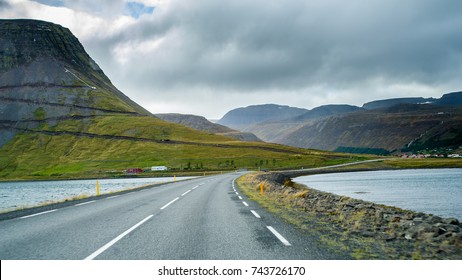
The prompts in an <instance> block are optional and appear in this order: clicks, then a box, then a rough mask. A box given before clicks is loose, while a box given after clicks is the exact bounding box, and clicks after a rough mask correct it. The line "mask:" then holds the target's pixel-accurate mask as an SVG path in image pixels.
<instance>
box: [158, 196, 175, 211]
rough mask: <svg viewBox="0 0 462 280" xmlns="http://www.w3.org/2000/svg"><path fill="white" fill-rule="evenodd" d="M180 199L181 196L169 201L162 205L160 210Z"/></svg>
mask: <svg viewBox="0 0 462 280" xmlns="http://www.w3.org/2000/svg"><path fill="white" fill-rule="evenodd" d="M178 199H180V198H179V197H177V198H175V199H174V200H172V201H170V202H169V203H167V204H165V205H164V206H162V207H161V208H160V210H164V209H165V208H167V207H168V206H169V205H170V204H172V203H173V202H175V201H177V200H178Z"/></svg>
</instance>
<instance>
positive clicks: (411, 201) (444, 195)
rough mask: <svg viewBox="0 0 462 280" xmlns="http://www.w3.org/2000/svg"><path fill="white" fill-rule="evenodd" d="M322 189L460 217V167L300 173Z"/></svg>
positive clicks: (301, 180) (301, 179) (304, 181)
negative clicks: (315, 173) (318, 173)
mask: <svg viewBox="0 0 462 280" xmlns="http://www.w3.org/2000/svg"><path fill="white" fill-rule="evenodd" d="M294 181H295V182H297V183H301V184H304V185H307V186H309V187H310V188H313V189H318V190H321V191H325V192H330V193H335V194H339V195H344V196H349V197H353V198H358V199H362V200H366V201H371V202H375V203H380V204H385V205H390V206H397V207H400V208H403V209H409V210H414V211H418V212H424V213H429V214H434V215H438V216H441V217H454V218H457V219H459V220H462V169H460V168H455V169H415V170H393V171H367V172H352V173H333V174H320V175H312V176H303V177H298V178H295V179H294Z"/></svg>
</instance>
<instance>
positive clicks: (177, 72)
mask: <svg viewBox="0 0 462 280" xmlns="http://www.w3.org/2000/svg"><path fill="white" fill-rule="evenodd" d="M0 1H1V0H0ZM37 1H39V2H41V3H48V5H55V6H60V5H61V3H63V5H65V7H66V8H69V9H71V10H72V11H74V12H75V13H74V18H72V19H71V20H68V21H67V22H64V23H67V24H70V25H74V26H69V27H70V28H71V30H73V32H76V35H78V36H79V39H80V40H81V41H82V43H83V45H84V46H85V48H86V49H87V51H88V52H89V53H90V55H91V56H92V57H93V58H94V59H95V60H96V61H97V62H98V64H99V65H100V66H101V67H102V69H103V70H104V71H105V72H106V74H108V76H109V77H110V78H111V80H112V81H113V82H114V83H115V85H116V86H118V87H120V88H121V90H123V91H124V92H125V93H126V94H127V95H129V96H130V97H131V98H133V99H135V100H136V101H137V102H139V103H141V104H142V105H143V106H146V107H148V109H151V108H153V109H152V110H154V111H157V110H159V109H161V110H164V109H165V108H166V109H165V110H167V109H168V106H170V105H172V106H173V107H172V108H179V107H181V108H183V109H184V111H183V112H189V113H196V114H205V115H207V114H208V113H207V112H211V111H213V110H214V113H213V114H214V115H215V116H217V114H218V113H217V111H218V110H220V111H221V112H222V114H224V113H225V112H226V110H227V109H233V107H236V106H244V105H249V104H252V103H284V104H288V105H293V106H300V107H307V108H310V107H313V106H318V105H322V104H326V103H351V104H355V105H361V104H362V103H364V102H367V101H371V100H374V99H380V98H392V97H401V96H426V97H429V96H435V97H436V96H439V95H441V94H443V93H445V91H456V90H461V88H462V81H461V79H460V76H461V74H462V36H460V30H461V29H462V17H461V16H460V11H461V10H462V1H459V0H406V1H402V0H363V1H360V0H358V1H344V0H322V1H321V0H319V1H314V0H291V1H288V0H274V1H267V0H266V1H262V0H233V1H216V0H195V1H184V0H139V1H134V2H139V3H142V4H143V6H145V7H154V8H153V10H152V14H151V13H143V14H140V16H139V18H137V17H133V16H132V17H131V18H130V17H123V15H124V14H125V15H126V14H127V13H126V5H127V2H128V1H123V0H115V1H111V0H103V1H94V0H76V1H59V0H37ZM0 3H3V2H0ZM11 3H13V2H11ZM11 3H10V4H11ZM20 6H21V5H19V4H18V5H17V9H18V11H20ZM31 10H32V9H29V10H28V11H31ZM34 10H35V9H34ZM26 14H27V13H26ZM82 16H84V18H82ZM56 18H57V19H58V21H59V20H62V18H59V17H56ZM45 20H46V19H45ZM244 95H245V99H244V98H243V96H244ZM365 95H367V96H365ZM203 100H207V102H204V101H203ZM214 100H216V101H214ZM145 102H152V107H151V108H150V107H149V106H150V105H146V103H145ZM213 102H215V103H213ZM205 103H208V104H207V105H205ZM210 103H212V104H210ZM178 104H179V105H178ZM177 105H178V106H177ZM175 106H177V107H175ZM223 106H226V108H223ZM171 111H175V109H172V110H171ZM164 112H165V111H164ZM202 112H204V113H202Z"/></svg>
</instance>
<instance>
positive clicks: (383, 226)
mask: <svg viewBox="0 0 462 280" xmlns="http://www.w3.org/2000/svg"><path fill="white" fill-rule="evenodd" d="M246 182H251V183H252V185H255V186H259V184H260V183H261V182H263V183H264V191H265V195H267V196H270V197H273V198H274V199H276V200H279V201H283V202H284V203H286V204H289V205H290V206H292V208H296V209H297V210H299V211H301V212H303V213H304V215H306V216H309V217H315V218H316V219H315V220H316V221H317V223H318V224H323V225H326V227H325V228H326V229H327V230H328V231H329V230H335V231H338V232H337V233H340V235H341V236H343V240H345V241H347V240H348V239H351V240H353V239H354V240H355V242H356V243H358V242H359V243H362V245H364V246H366V247H367V246H369V247H371V248H372V247H373V250H372V253H371V254H365V255H363V256H361V254H359V255H357V256H359V257H360V258H361V257H366V258H371V256H372V257H373V258H380V259H462V225H461V224H460V222H459V221H458V220H457V219H455V218H446V219H445V218H441V217H437V216H433V215H429V214H424V213H418V212H413V211H408V210H403V209H399V208H396V207H390V206H385V205H379V204H374V203H371V202H366V201H362V200H358V199H353V198H350V197H345V196H339V195H335V194H331V193H325V192H321V191H318V190H314V189H311V188H308V187H305V186H301V185H296V184H294V183H293V182H292V181H291V180H290V178H288V177H286V176H284V175H281V174H272V173H260V174H251V175H248V178H246ZM255 191H257V187H256V188H255ZM296 219H303V217H298V218H296ZM311 222H312V221H311ZM346 243H348V242H346ZM347 246H348V245H347ZM360 247H361V246H359V247H358V246H356V249H354V251H356V252H359V251H361V249H360ZM366 251H367V250H366ZM369 251H371V250H369ZM353 256H354V254H353Z"/></svg>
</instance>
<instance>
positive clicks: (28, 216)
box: [19, 209, 58, 219]
mask: <svg viewBox="0 0 462 280" xmlns="http://www.w3.org/2000/svg"><path fill="white" fill-rule="evenodd" d="M55 211H58V209H53V210H49V211H44V212H40V213H36V214H32V215H27V216H24V217H19V219H26V218H30V217H35V216H38V215H43V214H47V213H51V212H55Z"/></svg>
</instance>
